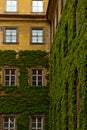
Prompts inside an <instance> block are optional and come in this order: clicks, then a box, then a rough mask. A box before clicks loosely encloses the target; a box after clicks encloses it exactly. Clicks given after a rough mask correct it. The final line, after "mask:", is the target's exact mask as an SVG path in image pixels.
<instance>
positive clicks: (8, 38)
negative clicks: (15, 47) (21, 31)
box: [4, 28, 17, 43]
mask: <svg viewBox="0 0 87 130" xmlns="http://www.w3.org/2000/svg"><path fill="white" fill-rule="evenodd" d="M4 42H5V43H17V28H5V37H4Z"/></svg>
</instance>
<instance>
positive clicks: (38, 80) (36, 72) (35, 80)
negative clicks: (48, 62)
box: [31, 69, 43, 86]
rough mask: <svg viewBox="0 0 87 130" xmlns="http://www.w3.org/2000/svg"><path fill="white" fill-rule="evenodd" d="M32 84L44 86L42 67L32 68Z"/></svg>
mask: <svg viewBox="0 0 87 130" xmlns="http://www.w3.org/2000/svg"><path fill="white" fill-rule="evenodd" d="M31 85H32V86H42V85H43V70H42V69H32V78H31Z"/></svg>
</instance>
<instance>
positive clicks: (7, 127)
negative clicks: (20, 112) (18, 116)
mask: <svg viewBox="0 0 87 130" xmlns="http://www.w3.org/2000/svg"><path fill="white" fill-rule="evenodd" d="M3 130H15V116H4V117H3Z"/></svg>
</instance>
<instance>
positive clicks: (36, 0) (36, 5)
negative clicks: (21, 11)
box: [32, 0, 43, 12]
mask: <svg viewBox="0 0 87 130" xmlns="http://www.w3.org/2000/svg"><path fill="white" fill-rule="evenodd" d="M32 11H33V12H43V0H33V1H32Z"/></svg>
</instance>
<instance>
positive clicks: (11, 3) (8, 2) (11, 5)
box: [6, 0, 17, 12]
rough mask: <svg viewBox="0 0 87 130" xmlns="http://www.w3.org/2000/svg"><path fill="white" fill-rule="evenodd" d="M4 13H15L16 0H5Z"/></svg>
mask: <svg viewBox="0 0 87 130" xmlns="http://www.w3.org/2000/svg"><path fill="white" fill-rule="evenodd" d="M14 3H15V6H14ZM13 8H14V9H13ZM6 12H17V0H6Z"/></svg>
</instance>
